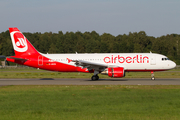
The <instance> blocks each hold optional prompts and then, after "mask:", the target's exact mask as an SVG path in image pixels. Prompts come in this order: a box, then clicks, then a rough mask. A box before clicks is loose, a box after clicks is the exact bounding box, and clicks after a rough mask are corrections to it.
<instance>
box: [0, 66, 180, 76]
mask: <svg viewBox="0 0 180 120" xmlns="http://www.w3.org/2000/svg"><path fill="white" fill-rule="evenodd" d="M154 74H155V77H156V78H180V69H173V70H170V71H165V72H154ZM92 75H93V74H92V73H79V72H73V73H67V72H52V71H46V70H38V69H34V68H17V69H0V78H91V76H92ZM99 77H100V78H109V77H108V76H107V75H101V74H99ZM150 77H151V73H150V72H129V73H128V72H126V76H125V78H150Z"/></svg>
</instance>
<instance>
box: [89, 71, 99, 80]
mask: <svg viewBox="0 0 180 120" xmlns="http://www.w3.org/2000/svg"><path fill="white" fill-rule="evenodd" d="M98 74H99V71H97V70H94V75H93V76H92V77H91V80H93V81H95V80H99V76H98Z"/></svg>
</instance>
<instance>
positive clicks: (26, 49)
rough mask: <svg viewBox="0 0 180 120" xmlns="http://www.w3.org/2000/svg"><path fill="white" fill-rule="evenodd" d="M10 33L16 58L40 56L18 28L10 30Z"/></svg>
mask: <svg viewBox="0 0 180 120" xmlns="http://www.w3.org/2000/svg"><path fill="white" fill-rule="evenodd" d="M9 32H10V36H11V40H12V44H13V47H14V52H15V55H16V56H27V55H36V54H37V55H39V52H38V51H37V50H36V49H35V48H34V47H33V45H32V44H31V43H30V42H29V41H28V40H27V39H26V37H25V36H24V35H23V34H22V33H21V32H20V31H19V30H18V28H9Z"/></svg>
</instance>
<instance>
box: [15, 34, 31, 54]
mask: <svg viewBox="0 0 180 120" xmlns="http://www.w3.org/2000/svg"><path fill="white" fill-rule="evenodd" d="M11 39H12V42H13V46H14V50H16V51H18V52H25V51H27V49H28V46H27V41H26V38H25V37H24V36H23V34H22V33H21V32H19V31H14V32H11Z"/></svg>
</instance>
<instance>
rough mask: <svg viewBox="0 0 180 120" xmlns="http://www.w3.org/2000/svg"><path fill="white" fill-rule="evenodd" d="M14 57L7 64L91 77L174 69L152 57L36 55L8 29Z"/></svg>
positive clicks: (170, 63) (166, 61) (172, 64)
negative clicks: (89, 74) (81, 73)
mask: <svg viewBox="0 0 180 120" xmlns="http://www.w3.org/2000/svg"><path fill="white" fill-rule="evenodd" d="M9 32H10V36H11V40H12V44H13V48H14V52H15V56H10V57H7V58H6V60H7V61H9V62H14V63H17V64H20V65H26V66H30V67H34V68H39V69H44V70H50V71H58V72H85V73H94V75H93V76H92V77H91V79H92V80H98V79H99V76H98V74H99V73H101V74H105V75H108V76H109V77H113V78H121V77H124V76H125V73H126V72H151V79H152V80H154V79H155V77H154V74H153V72H154V71H165V70H169V69H173V68H174V67H175V66H176V63H175V62H173V61H171V60H169V59H168V58H167V57H166V56H164V55H161V54H155V53H151V52H150V53H94V54H92V53H91V54H89V53H84V54H78V53H75V54H43V53H40V52H38V51H37V50H36V49H35V48H34V47H33V45H32V44H31V43H30V42H29V41H28V40H27V39H26V37H25V36H24V35H23V34H22V33H21V32H20V31H19V30H18V28H9Z"/></svg>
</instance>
